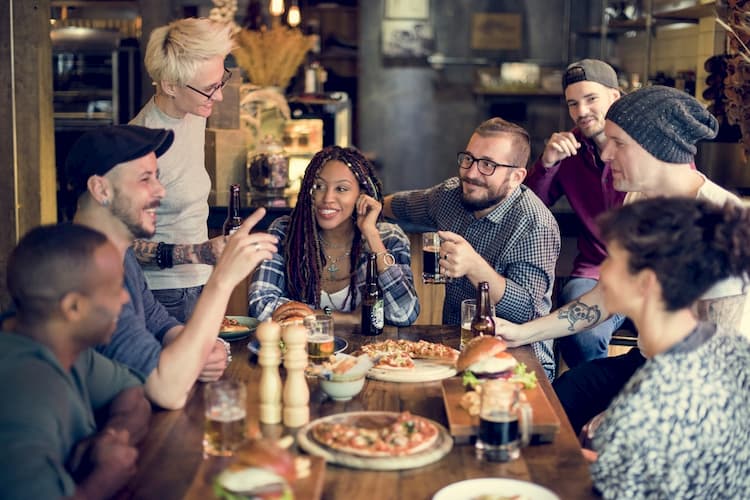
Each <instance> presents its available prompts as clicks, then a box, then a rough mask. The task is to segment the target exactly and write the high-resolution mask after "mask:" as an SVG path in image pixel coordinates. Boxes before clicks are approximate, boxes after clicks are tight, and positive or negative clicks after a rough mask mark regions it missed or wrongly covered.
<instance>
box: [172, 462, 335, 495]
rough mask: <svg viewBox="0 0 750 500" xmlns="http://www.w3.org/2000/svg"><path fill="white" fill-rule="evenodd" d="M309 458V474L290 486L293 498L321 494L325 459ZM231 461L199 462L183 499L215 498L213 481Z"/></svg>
mask: <svg viewBox="0 0 750 500" xmlns="http://www.w3.org/2000/svg"><path fill="white" fill-rule="evenodd" d="M307 458H309V459H310V474H308V475H307V476H306V477H304V478H298V479H297V480H296V481H295V482H294V483H292V484H291V485H290V486H291V487H292V491H293V492H294V498H305V499H308V498H309V499H310V500H320V498H321V497H322V496H323V485H324V483H325V474H326V461H325V460H324V459H323V458H321V457H316V456H307ZM230 462H231V458H220V457H210V458H207V459H204V460H203V461H202V462H201V465H200V467H199V468H198V471H197V472H196V474H195V476H194V477H193V482H192V484H191V485H190V488H189V489H188V491H187V494H186V495H185V497H184V500H210V499H215V498H216V495H215V494H214V490H213V481H214V478H215V477H216V475H217V474H219V473H220V472H221V471H222V470H224V468H225V467H226V466H228V465H229V463H230Z"/></svg>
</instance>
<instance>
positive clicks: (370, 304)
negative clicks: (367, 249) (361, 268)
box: [362, 253, 385, 336]
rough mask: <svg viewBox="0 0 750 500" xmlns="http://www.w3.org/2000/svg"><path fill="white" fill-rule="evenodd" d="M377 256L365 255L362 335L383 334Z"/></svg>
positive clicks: (381, 292)
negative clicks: (365, 277) (365, 269)
mask: <svg viewBox="0 0 750 500" xmlns="http://www.w3.org/2000/svg"><path fill="white" fill-rule="evenodd" d="M377 262H378V256H377V255H376V254H374V253H370V254H368V255H367V280H366V281H365V292H364V296H363V297H362V335H367V336H374V335H380V334H381V333H383V325H384V323H385V318H384V315H383V313H384V311H383V290H381V289H380V285H379V284H378V266H377Z"/></svg>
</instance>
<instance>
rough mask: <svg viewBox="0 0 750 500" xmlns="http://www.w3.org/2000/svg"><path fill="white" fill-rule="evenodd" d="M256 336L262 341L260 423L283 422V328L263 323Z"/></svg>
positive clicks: (259, 326) (259, 357)
mask: <svg viewBox="0 0 750 500" xmlns="http://www.w3.org/2000/svg"><path fill="white" fill-rule="evenodd" d="M256 335H257V336H258V340H259V341H260V351H259V352H258V364H260V366H261V367H262V371H261V374H260V390H259V391H258V395H259V396H260V421H261V423H264V424H278V423H280V422H281V376H280V375H279V365H280V364H281V348H280V347H279V340H281V327H280V326H279V324H278V323H276V322H274V321H270V320H269V321H263V322H261V323H260V324H259V325H258V329H257V330H256Z"/></svg>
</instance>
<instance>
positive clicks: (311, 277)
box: [284, 146, 383, 307]
mask: <svg viewBox="0 0 750 500" xmlns="http://www.w3.org/2000/svg"><path fill="white" fill-rule="evenodd" d="M334 160H338V161H340V162H342V163H344V164H345V165H346V166H347V167H349V169H350V170H351V171H352V173H353V174H354V177H355V178H356V179H357V182H358V184H359V189H360V190H361V192H363V193H365V194H367V195H369V196H372V197H373V198H375V199H376V200H378V201H379V202H380V203H382V202H383V194H382V193H383V186H382V184H381V182H380V180H379V179H378V177H377V175H375V169H374V167H373V165H372V163H371V162H370V161H369V160H368V159H367V158H365V156H364V155H363V154H362V153H361V152H360V151H359V150H358V149H356V148H342V147H339V146H328V147H326V148H324V149H322V150H321V151H319V152H318V153H316V154H315V156H313V158H312V160H310V164H309V165H308V166H307V169H305V175H304V177H303V178H302V184H301V186H300V191H299V196H298V197H297V205H296V206H295V207H294V210H293V211H292V215H291V220H290V221H289V231H288V232H287V235H286V241H285V242H284V248H285V249H286V252H285V259H286V262H285V265H286V275H287V288H288V289H289V293H290V297H291V298H294V299H296V300H301V301H302V302H305V303H306V304H314V305H315V306H316V307H320V291H321V284H320V282H321V278H320V275H321V271H322V269H323V263H324V262H325V254H324V253H323V249H322V246H321V244H320V237H319V234H318V224H317V221H316V220H315V213H314V212H313V195H312V192H313V185H314V184H315V178H316V177H317V176H318V173H319V172H320V170H321V169H322V168H323V166H325V164H326V163H328V162H329V161H334ZM355 218H356V214H355V215H354V216H353V219H352V226H353V227H354V239H353V240H352V249H351V252H350V256H349V258H350V263H351V269H352V273H351V275H350V278H349V295H348V296H347V299H346V300H345V303H346V302H347V301H348V302H349V304H354V303H355V302H356V293H357V290H356V289H355V286H354V279H355V276H356V272H355V270H356V268H357V262H358V261H359V256H360V253H361V251H362V235H361V233H360V231H359V227H357V224H356V222H355ZM350 299H351V300H350Z"/></svg>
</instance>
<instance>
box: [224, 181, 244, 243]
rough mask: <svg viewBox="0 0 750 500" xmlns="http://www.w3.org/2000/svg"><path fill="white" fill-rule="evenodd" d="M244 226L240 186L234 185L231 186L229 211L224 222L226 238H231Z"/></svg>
mask: <svg viewBox="0 0 750 500" xmlns="http://www.w3.org/2000/svg"><path fill="white" fill-rule="evenodd" d="M240 225H242V217H240V185H239V184H232V185H231V186H229V208H228V209H227V218H226V220H225V221H224V236H229V235H230V234H232V233H233V232H235V231H237V228H239V227H240Z"/></svg>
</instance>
